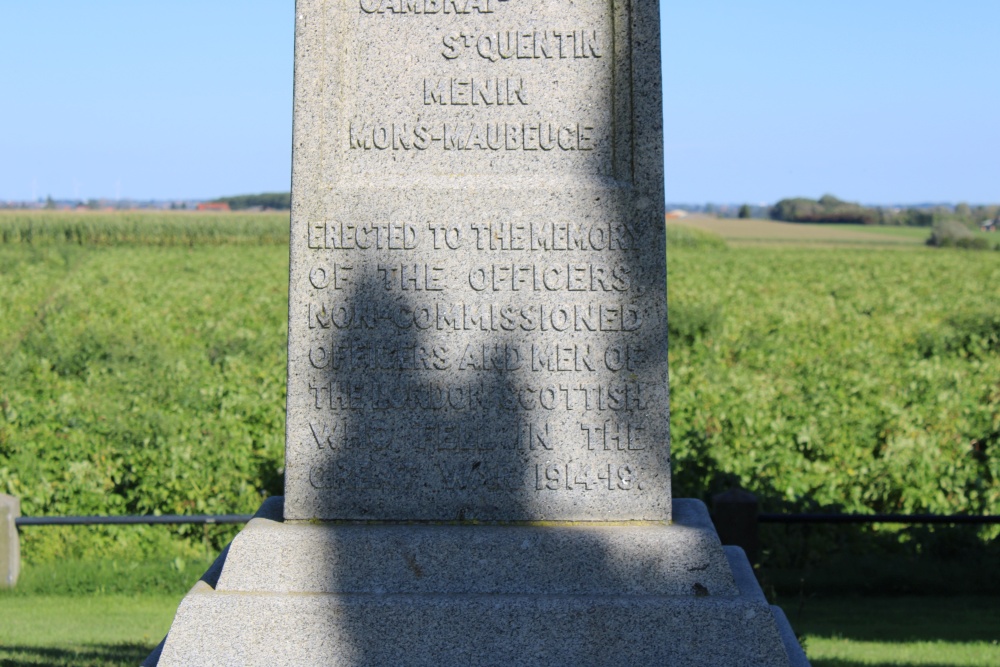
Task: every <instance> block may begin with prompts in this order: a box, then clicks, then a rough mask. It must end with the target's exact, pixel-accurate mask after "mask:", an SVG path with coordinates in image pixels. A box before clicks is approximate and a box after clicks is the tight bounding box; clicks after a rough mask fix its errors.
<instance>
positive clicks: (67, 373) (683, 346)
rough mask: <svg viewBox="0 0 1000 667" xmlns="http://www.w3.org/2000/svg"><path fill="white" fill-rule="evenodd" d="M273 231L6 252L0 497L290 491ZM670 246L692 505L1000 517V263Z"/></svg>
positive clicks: (192, 533)
mask: <svg viewBox="0 0 1000 667" xmlns="http://www.w3.org/2000/svg"><path fill="white" fill-rule="evenodd" d="M236 217H239V216H236ZM182 221H183V219H182ZM2 224H3V218H2V217H0V225H2ZM185 224H189V225H190V224H192V223H190V222H187V221H185ZM272 224H284V223H282V222H281V219H280V217H279V218H278V219H277V222H273V221H272ZM164 229H165V231H162V232H161V233H163V234H169V233H172V231H171V227H170V226H169V225H167V226H165V228H164ZM259 233H260V232H259V229H250V230H247V231H244V233H243V236H240V235H238V234H236V235H234V236H232V237H231V238H230V241H229V242H225V243H220V242H219V241H218V240H217V239H218V237H213V236H212V235H211V234H204V235H202V236H201V237H199V238H202V239H203V241H200V242H195V243H187V244H185V245H176V244H166V243H162V242H160V241H159V240H158V237H157V236H156V235H155V234H152V235H150V236H149V237H144V238H145V241H144V242H138V241H136V240H135V239H131V240H128V241H120V242H116V243H110V242H107V243H105V242H101V243H98V244H87V243H84V244H82V245H81V244H80V243H79V242H76V241H73V240H66V237H65V236H60V235H58V234H57V235H53V236H52V237H50V238H49V239H48V240H47V241H46V242H45V243H26V242H16V243H7V244H0V492H5V493H9V494H12V495H16V496H18V497H20V498H21V499H22V503H23V511H24V513H25V514H27V515H43V514H143V513H231V512H249V511H252V510H253V509H255V508H256V507H257V506H258V504H259V503H260V500H261V498H262V496H263V495H267V494H272V493H278V492H280V490H281V487H282V482H281V475H282V457H283V446H282V444H283V421H284V415H283V405H284V366H285V336H286V323H285V319H286V312H287V310H286V309H287V294H286V290H287V246H284V245H279V244H261V243H251V242H250V241H249V240H248V239H254V238H259ZM858 233H859V234H860V232H858ZM865 237H866V238H869V236H868V235H865ZM669 238H670V243H669V250H668V256H669V299H670V333H671V354H670V360H671V383H672V414H671V424H672V432H673V459H674V466H675V471H674V478H675V486H676V489H675V494H677V495H688V496H695V497H702V498H707V497H708V496H709V494H710V493H711V492H713V491H718V490H721V489H723V488H726V487H727V486H729V485H731V484H733V483H735V482H738V483H740V484H742V485H743V486H744V487H746V488H748V489H750V490H752V491H754V492H755V493H757V494H759V495H760V497H761V498H762V502H763V505H764V509H765V510H768V509H771V510H773V509H795V508H797V509H807V508H825V509H829V510H841V511H849V512H969V513H977V512H979V513H982V512H993V513H1000V383H998V382H997V378H1000V254H997V253H966V252H963V251H960V250H932V249H926V248H923V247H916V246H914V247H912V248H911V249H910V250H902V251H900V252H891V253H885V252H881V246H880V245H874V246H869V247H864V246H859V247H833V248H824V247H820V248H812V247H805V248H803V247H792V246H781V247H755V246H748V247H726V245H725V244H724V243H722V242H721V241H720V240H719V239H718V237H716V236H713V235H711V234H705V233H699V232H690V231H687V230H685V229H680V228H676V227H671V228H670V237H669ZM227 530H228V529H225V528H214V529H212V532H211V533H210V534H209V535H206V534H205V533H204V532H203V531H202V530H201V529H200V528H198V529H193V528H179V529H177V530H176V531H175V533H177V534H179V535H180V536H181V537H182V538H183V539H181V540H176V539H175V538H176V535H175V536H171V534H170V533H164V531H162V530H161V531H157V530H154V529H144V528H125V529H121V528H118V529H115V528H101V529H97V528H94V529H87V530H79V529H73V528H66V529H62V528H51V529H46V530H44V531H42V530H35V531H31V532H26V534H25V545H24V546H25V557H26V558H27V560H28V562H32V561H46V560H52V559H59V558H65V557H70V556H73V557H91V556H93V557H97V556H109V555H110V556H122V555H127V554H129V553H133V552H136V553H140V554H142V553H145V552H146V551H148V550H154V551H156V552H157V553H162V550H163V549H164V548H165V547H164V545H163V544H162V542H163V540H164V539H166V540H167V541H168V542H170V544H171V545H173V546H172V547H171V548H175V547H176V548H177V549H180V552H179V553H182V554H183V553H187V552H188V551H190V552H192V553H198V554H202V553H203V551H204V550H205V549H211V548H216V547H217V546H218V544H219V543H220V541H221V540H224V539H225V536H226V535H228V534H229V533H228V532H227ZM994 532H995V531H994ZM983 533H984V535H986V534H992V533H989V531H983ZM164 535H166V537H163V536H164ZM155 536H159V537H155ZM206 540H207V541H208V544H207V545H206ZM178 544H179V545H181V546H179V547H178V546H176V545H178ZM185 549H186V550H187V551H185ZM135 550H137V551H135ZM168 551H169V550H168Z"/></svg>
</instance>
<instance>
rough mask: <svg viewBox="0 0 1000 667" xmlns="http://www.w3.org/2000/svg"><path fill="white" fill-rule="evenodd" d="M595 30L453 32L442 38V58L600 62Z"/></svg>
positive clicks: (598, 36)
mask: <svg viewBox="0 0 1000 667" xmlns="http://www.w3.org/2000/svg"><path fill="white" fill-rule="evenodd" d="M602 41H603V40H602V36H601V33H600V31H599V30H576V29H574V30H500V31H498V32H488V33H483V34H476V33H475V32H453V33H451V34H448V35H445V36H444V37H443V38H442V43H443V44H444V50H443V51H442V52H441V55H443V56H444V57H445V58H447V59H449V60H454V59H455V58H458V57H459V56H460V55H462V53H464V52H471V53H475V54H477V55H479V56H480V57H482V58H485V59H486V60H491V61H493V62H497V61H498V60H510V59H515V60H517V59H550V60H551V59H553V58H556V59H564V58H600V57H602V56H603V55H604V49H603V47H601V43H602Z"/></svg>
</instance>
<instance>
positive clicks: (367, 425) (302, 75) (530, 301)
mask: <svg viewBox="0 0 1000 667" xmlns="http://www.w3.org/2000/svg"><path fill="white" fill-rule="evenodd" d="M296 20H297V33H296V74H295V76H296V82H295V140H294V141H295V157H294V176H293V209H292V237H291V242H292V249H291V286H290V305H289V375H288V420H287V441H286V473H285V479H286V486H285V491H286V493H285V516H286V518H288V519H314V518H319V519H379V520H472V519H475V520H490V521H494V520H498V521H524V520H574V521H578V520H582V521H587V520H589V521H593V520H669V518H670V470H669V435H668V419H669V415H668V400H667V395H668V393H667V345H666V331H667V329H666V302H665V284H666V269H665V247H664V232H663V224H662V215H663V166H662V152H661V143H662V131H661V123H662V122H661V111H660V73H659V62H660V59H659V33H658V9H657V6H656V3H655V2H649V1H642V2H634V3H625V2H618V1H615V2H611V3H608V2H602V1H599V0H575V1H570V0H546V1H544V2H543V1H542V0H456V1H452V0H447V1H444V0H440V1H439V0H417V1H416V2H411V1H408V0H352V1H351V2H336V3H334V2H326V1H324V0H299V2H298V5H297V19H296Z"/></svg>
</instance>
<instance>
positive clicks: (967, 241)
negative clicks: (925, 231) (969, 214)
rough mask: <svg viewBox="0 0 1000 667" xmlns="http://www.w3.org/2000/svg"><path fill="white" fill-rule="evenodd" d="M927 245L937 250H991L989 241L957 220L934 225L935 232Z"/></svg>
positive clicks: (942, 221)
mask: <svg viewBox="0 0 1000 667" xmlns="http://www.w3.org/2000/svg"><path fill="white" fill-rule="evenodd" d="M927 245H929V246H933V247H935V248H965V249H967V250H989V249H990V242H989V241H988V240H986V239H985V238H984V237H982V236H976V235H975V234H974V233H973V232H972V230H970V229H969V228H968V227H966V226H965V225H963V224H962V223H960V222H958V221H957V220H941V221H939V222H936V223H934V231H932V232H931V235H930V237H929V238H928V239H927Z"/></svg>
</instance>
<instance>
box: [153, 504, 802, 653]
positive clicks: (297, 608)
mask: <svg viewBox="0 0 1000 667" xmlns="http://www.w3.org/2000/svg"><path fill="white" fill-rule="evenodd" d="M675 510H676V515H677V521H676V523H675V525H673V526H665V525H663V526H658V527H648V528H647V530H649V531H650V532H654V533H660V537H659V539H657V538H651V537H650V536H642V537H640V538H634V535H635V534H634V533H629V532H627V531H626V532H623V533H613V532H605V530H604V529H603V528H601V527H584V526H581V527H579V529H578V530H572V531H569V532H567V530H566V529H565V528H550V527H540V526H511V527H504V528H502V529H498V531H499V532H497V533H495V534H491V535H488V536H487V537H485V538H482V539H483V540H484V541H485V543H488V544H490V545H491V546H492V547H493V548H492V549H489V548H484V546H485V545H484V542H479V541H478V540H479V539H480V538H474V537H472V538H470V539H469V541H468V544H469V553H468V554H462V553H460V549H459V548H458V547H459V546H460V544H461V542H462V539H461V536H460V533H461V531H465V530H470V531H471V530H484V528H483V527H468V528H467V527H463V526H402V525H397V526H384V527H379V528H384V530H374V531H373V532H372V533H369V534H367V535H362V534H361V533H359V532H357V531H354V530H353V528H352V527H349V526H338V525H334V524H324V525H319V526H303V525H301V524H290V525H289V524H286V525H282V524H280V523H276V522H272V521H267V520H264V519H255V520H254V522H253V524H254V525H252V526H249V527H248V528H247V529H246V530H245V531H243V532H242V533H241V535H240V537H239V538H237V540H236V541H234V543H233V545H232V547H231V548H230V550H229V553H228V556H227V558H226V562H225V564H224V566H223V568H222V575H221V576H220V577H219V579H218V585H217V587H216V588H215V589H214V590H213V588H212V587H211V586H209V585H208V584H207V583H205V582H204V581H202V582H199V583H198V585H197V586H195V588H194V589H192V591H191V592H190V593H189V594H188V595H187V597H185V599H184V601H183V602H182V603H181V606H180V608H179V610H178V613H177V617H176V619H175V620H174V623H173V625H172V627H171V630H170V635H169V636H168V637H167V640H166V643H165V645H164V647H163V652H162V654H161V656H160V658H159V665H160V667H167V666H172V665H185V666H196V665H236V664H239V665H248V664H258V665H265V664H266V665H279V666H280V665H353V666H361V665H365V666H367V665H373V666H374V665H428V666H429V665H435V666H452V665H454V666H459V665H462V666H468V665H512V664H518V665H545V664H556V665H602V664H628V665H653V664H669V665H684V666H692V667H695V666H704V667H709V666H711V667H718V666H719V665H727V666H728V665H747V666H750V665H753V666H760V667H764V666H775V667H777V666H779V665H780V666H782V667H786V666H788V665H789V664H790V663H789V659H788V657H787V653H786V650H785V648H784V645H783V644H782V637H781V634H780V631H779V628H778V626H777V624H776V623H775V618H774V616H773V615H772V613H771V609H770V607H769V606H768V605H767V602H766V601H765V599H764V596H763V595H762V594H761V592H760V588H759V587H758V586H757V583H756V581H755V579H754V576H753V572H752V570H751V568H750V565H749V563H748V562H747V561H746V558H745V557H744V556H743V553H742V551H741V550H739V549H735V548H726V549H725V550H723V548H722V547H721V546H720V545H719V543H718V541H717V539H715V537H714V531H713V530H712V529H711V524H710V523H709V522H708V520H707V514H706V513H705V510H704V507H703V506H702V505H701V504H700V503H697V502H695V501H684V500H679V501H677V502H676V508H675ZM372 528H373V529H374V528H376V527H372ZM485 530H487V532H489V529H485ZM435 532H437V533H439V535H440V537H439V539H436V540H434V538H433V537H432V534H433V533H435ZM282 533H288V534H289V535H292V536H296V537H292V538H290V539H288V540H284V539H282V538H281V534H282ZM324 533H326V534H325V535H324ZM271 536H273V537H277V539H269V537H271ZM432 540H433V541H436V543H437V544H439V545H441V548H442V553H440V554H438V555H435V554H434V553H433V548H432ZM306 543H308V544H310V545H311V546H310V547H309V552H308V554H307V555H312V556H313V557H314V558H315V559H316V562H315V563H311V562H309V559H308V558H302V557H298V556H296V555H295V554H294V553H293V551H294V550H295V549H298V548H301V547H303V546H305V544H306ZM546 544H547V547H548V548H542V549H541V550H539V549H538V546H539V545H546ZM677 544H681V545H683V547H680V548H676V546H675V545H677ZM366 549H370V550H371V551H369V552H367V555H366V551H365V550H366ZM661 549H663V550H664V551H665V552H666V554H667V555H666V557H664V555H663V554H662V553H661V552H660V550H661ZM546 558H549V559H551V562H548V563H547V565H548V567H542V566H540V565H538V564H536V563H535V561H537V560H544V559H546ZM435 559H436V560H435ZM720 559H721V560H720ZM327 568H329V570H327ZM518 571H524V573H525V576H524V577H523V578H519V577H518V576H517V572H518ZM315 582H319V584H318V585H317V584H316V583H315ZM150 664H153V663H150Z"/></svg>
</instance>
